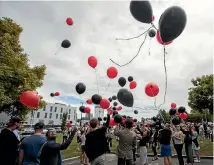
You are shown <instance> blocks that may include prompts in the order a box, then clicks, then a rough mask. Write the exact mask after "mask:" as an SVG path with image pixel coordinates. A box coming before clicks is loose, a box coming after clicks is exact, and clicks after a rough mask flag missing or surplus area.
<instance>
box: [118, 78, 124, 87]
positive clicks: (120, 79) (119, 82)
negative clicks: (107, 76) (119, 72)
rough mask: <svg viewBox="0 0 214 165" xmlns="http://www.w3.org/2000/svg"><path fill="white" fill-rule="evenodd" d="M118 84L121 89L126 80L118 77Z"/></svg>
mask: <svg viewBox="0 0 214 165" xmlns="http://www.w3.org/2000/svg"><path fill="white" fill-rule="evenodd" d="M118 84H119V85H120V86H121V87H124V86H125V85H126V79H125V78H124V77H120V78H119V79H118Z"/></svg>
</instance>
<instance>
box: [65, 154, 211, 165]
mask: <svg viewBox="0 0 214 165" xmlns="http://www.w3.org/2000/svg"><path fill="white" fill-rule="evenodd" d="M151 160H152V157H149V164H148V165H164V164H163V158H159V159H158V160H156V161H151ZM184 161H185V160H184ZM172 162H173V163H172V164H173V165H179V164H178V160H177V158H172ZM63 165H81V164H80V160H79V159H77V160H71V161H66V162H64V163H63ZM105 165H117V157H116V156H115V155H114V154H107V155H106V164H105ZM136 165H140V163H139V158H138V159H137V162H136ZM195 165H213V159H202V160H201V163H195Z"/></svg>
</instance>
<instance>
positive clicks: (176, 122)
mask: <svg viewBox="0 0 214 165" xmlns="http://www.w3.org/2000/svg"><path fill="white" fill-rule="evenodd" d="M180 123H181V118H180V117H179V116H175V117H174V118H173V119H172V124H173V125H179V124H180Z"/></svg>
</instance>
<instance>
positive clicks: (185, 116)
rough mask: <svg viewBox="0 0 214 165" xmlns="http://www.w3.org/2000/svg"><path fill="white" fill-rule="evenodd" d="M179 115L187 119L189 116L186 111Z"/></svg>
mask: <svg viewBox="0 0 214 165" xmlns="http://www.w3.org/2000/svg"><path fill="white" fill-rule="evenodd" d="M179 116H180V118H181V119H186V118H187V117H188V115H187V114H186V113H180V114H179Z"/></svg>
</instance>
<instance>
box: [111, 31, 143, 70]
mask: <svg viewBox="0 0 214 165" xmlns="http://www.w3.org/2000/svg"><path fill="white" fill-rule="evenodd" d="M146 37H147V34H146V35H145V38H144V40H143V42H142V43H141V45H140V47H139V49H138V52H137V54H136V55H135V56H134V57H133V58H132V59H131V60H130V61H129V62H127V63H126V64H123V65H120V64H118V63H116V62H115V61H113V60H112V59H110V60H111V62H113V63H114V64H116V65H117V66H119V67H123V66H126V65H128V64H130V63H131V62H132V61H133V60H134V59H135V58H136V57H137V56H138V55H139V53H140V50H141V48H142V46H143V44H144V43H145V41H146Z"/></svg>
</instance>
